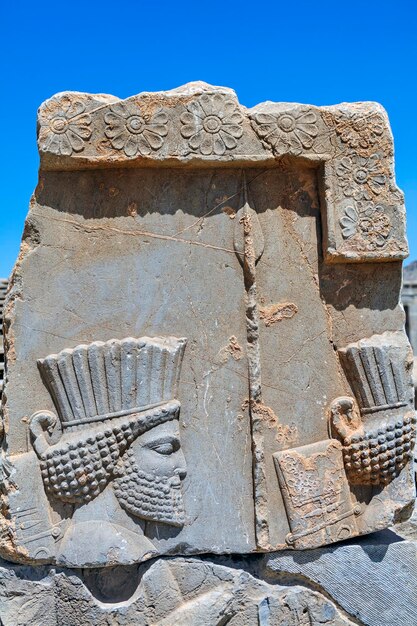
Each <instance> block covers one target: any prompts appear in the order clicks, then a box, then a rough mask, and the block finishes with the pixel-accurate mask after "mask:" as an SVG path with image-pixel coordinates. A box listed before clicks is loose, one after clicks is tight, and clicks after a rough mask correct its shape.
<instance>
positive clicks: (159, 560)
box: [0, 83, 417, 626]
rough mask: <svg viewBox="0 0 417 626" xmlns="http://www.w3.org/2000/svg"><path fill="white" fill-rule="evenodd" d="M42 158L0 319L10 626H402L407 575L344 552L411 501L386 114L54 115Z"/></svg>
mask: <svg viewBox="0 0 417 626" xmlns="http://www.w3.org/2000/svg"><path fill="white" fill-rule="evenodd" d="M38 144H39V151H40V156H41V167H40V173H39V183H38V186H37V188H36V191H35V192H34V195H33V198H32V200H31V205H30V211H29V214H28V217H27V220H26V225H25V231H24V235H23V240H22V245H21V250H20V255H19V258H18V260H17V262H16V265H15V268H14V271H13V275H12V278H11V285H10V289H9V292H8V297H7V301H6V307H5V313H4V316H5V320H4V321H5V348H6V379H5V387H4V393H3V401H2V419H3V426H4V428H3V430H4V437H3V446H2V456H1V460H0V463H1V470H0V471H1V474H0V475H1V499H2V506H1V511H2V515H1V516H0V528H1V534H0V554H1V556H2V557H3V559H4V560H3V561H2V562H1V563H0V564H1V566H2V568H1V569H0V595H1V593H4V594H5V602H4V603H3V604H4V607H5V608H3V609H1V610H0V617H1V619H2V620H3V622H4V624H6V625H7V626H9V625H11V626H14V625H15V624H16V626H17V625H18V624H20V623H22V624H23V623H25V624H29V623H32V624H35V625H37V624H39V625H40V624H42V626H48V625H49V624H50V625H51V626H55V625H58V624H60V625H61V624H63V625H68V626H69V625H72V624H74V625H75V624H81V623H82V624H99V625H101V624H103V626H104V625H105V624H120V625H122V624H124V625H128V624H132V623H135V624H143V625H150V624H155V625H156V624H158V625H159V626H163V625H166V626H168V625H179V624H184V625H190V626H192V625H194V624H195V625H200V624H202V625H205V624H208V625H211V624H213V625H217V626H222V625H224V624H230V626H238V625H242V626H243V625H251V624H256V625H260V626H266V625H271V626H273V625H277V626H278V625H279V624H288V625H291V626H292V625H294V626H298V625H306V624H314V625H315V624H328V625H330V624H331V625H332V626H336V625H342V624H358V623H360V624H373V625H375V626H384V625H385V624H387V626H388V624H389V626H394V625H395V624H397V623H398V624H403V625H404V624H405V623H407V622H406V621H405V618H404V615H405V614H406V615H407V619H409V618H410V616H413V615H414V616H417V604H416V602H415V600H414V601H413V600H411V599H410V598H411V595H412V594H411V592H410V593H409V596H410V598H409V597H408V596H407V593H408V591H404V590H403V591H402V593H403V596H402V600H401V601H397V603H396V605H395V603H394V602H392V603H391V604H392V606H390V608H389V609H386V611H385V614H384V617H383V618H382V617H381V603H382V604H383V603H386V602H387V599H388V598H389V597H390V595H389V594H390V593H391V594H393V593H395V592H396V590H397V591H398V589H400V588H403V579H402V576H403V571H402V570H401V571H398V572H397V571H396V566H395V564H396V563H397V562H398V559H399V558H400V557H401V558H402V562H403V563H406V562H407V563H409V566H408V569H409V572H410V576H411V575H412V573H411V572H412V570H413V568H414V570H415V569H416V566H415V550H414V553H413V551H412V547H411V546H410V544H407V542H399V541H398V538H397V539H396V540H395V541H394V540H392V541H390V540H389V539H387V535H386V534H385V535H384V533H382V534H381V533H379V534H374V535H371V536H370V537H368V538H367V537H363V538H361V537H362V536H366V535H369V533H375V532H376V531H382V530H383V529H386V528H389V527H391V526H393V525H394V524H396V523H398V522H402V521H404V520H406V519H407V518H408V517H409V516H410V515H411V513H412V509H413V505H414V495H415V487H414V475H413V466H412V459H413V454H414V451H413V448H414V440H415V430H416V417H415V412H414V409H413V406H414V399H413V398H414V395H413V384H412V355H411V349H410V345H409V343H408V340H407V337H406V334H405V332H404V312H403V310H402V308H401V306H400V305H399V296H400V289H401V271H402V260H403V259H404V258H406V256H407V254H408V250H407V242H406V239H405V234H404V223H405V210H404V205H403V196H402V193H401V191H400V190H399V189H398V188H397V187H396V184H395V179H394V170H393V147H392V137H391V133H390V129H389V124H388V120H387V116H386V113H385V111H384V110H383V109H382V107H380V106H379V105H377V104H375V103H358V104H342V105H337V106H330V107H322V108H319V107H314V106H307V105H301V104H289V103H272V102H266V103H263V104H260V105H258V106H256V107H254V108H253V109H246V108H245V107H243V106H242V105H240V104H239V102H238V100H237V98H236V95H235V93H234V92H233V91H232V90H230V89H227V88H220V87H213V86H210V85H207V84H206V83H191V84H188V85H186V86H184V87H181V88H178V89H175V90H172V91H169V92H163V93H142V94H140V95H138V96H132V97H131V98H128V99H126V100H119V99H118V98H115V97H113V96H107V95H90V94H83V93H72V92H68V93H61V94H58V95H56V96H54V97H53V98H51V99H50V100H48V101H46V102H45V103H44V104H42V106H41V107H40V109H39V114H38ZM388 532H390V531H388ZM391 535H392V537H395V535H394V533H392V532H391ZM383 537H385V539H384V538H383ZM344 540H350V542H349V543H348V544H346V543H344V544H338V542H341V541H344ZM397 543H398V545H399V546H401V547H396V546H397ZM332 544H338V545H337V546H333V545H332ZM326 546H327V548H326ZM401 551H402V552H401ZM366 554H372V555H373V557H375V560H376V561H378V559H379V562H380V561H381V560H382V561H383V566H381V567H380V568H379V569H378V567H376V568H371V569H370V568H369V565H368V563H367V561H369V558H368V557H366V558H365V557H364V555H366ZM413 554H414V557H413ZM347 561H352V562H354V563H355V565H352V568H351V569H352V572H354V575H353V574H352V576H353V579H352V580H353V581H354V582H351V584H345V586H344V587H343V585H342V586H340V585H339V586H338V585H336V587H335V586H334V585H333V586H332V584H333V583H332V581H333V582H334V581H335V580H345V583H346V581H347V579H348V578H349V575H348V574H347V572H346V562H347ZM314 562H316V565H317V567H316V569H315V568H314V567H313V565H312V564H313V563H314ZM326 576H327V578H326ZM355 585H356V587H355ZM369 585H371V587H372V588H371V589H369ZM341 587H342V588H341ZM1 589H3V591H1ZM370 595H371V596H372V600H371V599H370V598H369V596H370ZM378 603H379V604H378ZM1 611H3V613H2V612H1ZM405 611H406V612H407V613H404V612H405ZM381 619H382V620H383V621H381ZM416 619H417V618H416ZM19 620H21V621H20V622H19ZM378 620H379V621H378ZM384 620H385V621H384ZM387 620H388V621H387ZM396 620H399V621H396ZM409 623H414V622H409Z"/></svg>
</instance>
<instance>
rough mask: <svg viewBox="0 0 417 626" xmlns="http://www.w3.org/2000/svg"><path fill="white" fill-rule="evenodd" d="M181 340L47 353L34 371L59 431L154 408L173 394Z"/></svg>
mask: <svg viewBox="0 0 417 626" xmlns="http://www.w3.org/2000/svg"><path fill="white" fill-rule="evenodd" d="M185 343H186V339H184V338H181V339H177V338H176V337H153V338H150V337H141V338H140V339H134V338H132V337H127V338H126V339H122V340H118V339H111V340H110V341H106V342H101V341H94V342H93V343H91V344H89V345H79V346H77V347H75V348H72V349H66V350H62V352H59V353H58V354H50V355H49V356H47V357H46V358H44V359H40V360H39V361H38V367H39V369H40V372H41V374H42V378H43V380H44V381H45V384H46V386H47V387H48V390H49V392H50V394H51V397H52V399H53V401H54V404H55V407H56V410H57V413H58V417H59V419H60V421H61V424H62V427H63V428H64V429H65V428H68V427H74V426H79V427H82V425H84V424H89V423H91V422H99V421H104V420H108V419H112V418H115V417H121V416H123V415H129V414H132V413H138V412H141V411H143V410H146V409H148V408H151V407H153V406H158V405H159V404H163V403H164V402H167V401H169V400H172V399H174V398H175V397H176V395H177V387H178V380H179V375H180V368H181V361H182V357H183V354H184V349H185Z"/></svg>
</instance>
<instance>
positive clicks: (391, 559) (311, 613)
mask: <svg viewBox="0 0 417 626" xmlns="http://www.w3.org/2000/svg"><path fill="white" fill-rule="evenodd" d="M416 585H417V555H416V545H415V544H414V543H411V542H403V541H398V537H396V536H395V535H394V533H391V532H390V531H385V532H384V533H376V534H375V535H371V536H369V537H366V538H362V539H361V540H359V541H358V542H355V543H347V544H345V545H338V546H331V547H326V548H319V549H316V550H307V551H303V552H294V551H292V552H290V551H284V552H281V553H275V554H271V555H267V556H266V555H265V556H263V555H259V556H248V557H246V558H237V557H234V558H231V557H217V558H211V557H210V558H209V557H207V558H204V559H199V558H180V557H178V558H169V559H165V558H160V559H158V560H156V561H152V562H151V563H150V564H144V565H141V566H134V565H132V566H117V567H113V568H101V569H90V570H88V569H85V570H72V571H71V570H65V569H58V570H56V569H52V568H51V567H48V566H39V567H37V568H34V567H30V566H22V565H14V566H11V565H10V564H8V563H6V562H4V561H3V562H0V607H1V608H0V619H1V623H2V624H4V626H26V624H33V626H38V625H39V626H40V625H42V626H79V624H91V625H94V626H110V625H111V626H116V625H117V626H119V625H120V626H130V625H131V624H137V625H138V626H140V625H143V626H145V625H146V626H150V625H160V626H162V625H163V626H174V625H175V626H181V625H183V626H199V625H201V626H203V625H204V626H222V625H223V624H230V625H231V626H307V625H308V626H318V625H319V624H326V625H328V626H330V625H331V626H336V625H337V626H342V625H348V624H360V625H362V626H404V625H405V624H414V623H415V622H416V620H417V603H416V597H415V589H416Z"/></svg>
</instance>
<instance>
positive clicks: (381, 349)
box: [339, 332, 411, 414]
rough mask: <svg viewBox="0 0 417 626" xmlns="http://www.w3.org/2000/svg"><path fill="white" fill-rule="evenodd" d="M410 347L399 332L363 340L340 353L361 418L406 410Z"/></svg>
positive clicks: (409, 378)
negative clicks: (378, 413) (376, 413)
mask: <svg viewBox="0 0 417 626" xmlns="http://www.w3.org/2000/svg"><path fill="white" fill-rule="evenodd" d="M409 353H410V347H409V344H408V342H407V340H406V338H405V336H404V335H403V333H399V332H386V333H383V334H382V335H373V336H372V337H369V338H368V339H361V340H360V341H358V342H356V343H351V344H349V345H348V346H346V347H345V348H342V349H340V350H339V355H340V360H341V362H342V365H343V368H344V370H345V372H346V375H347V377H348V380H349V382H350V384H351V386H352V389H353V392H354V394H355V396H356V399H357V402H358V404H359V408H360V411H361V413H362V414H366V413H374V412H377V411H384V410H389V409H396V408H399V407H402V406H406V405H407V404H408V402H409V397H410V385H411V374H410V371H411V370H410V368H411V361H410V358H409Z"/></svg>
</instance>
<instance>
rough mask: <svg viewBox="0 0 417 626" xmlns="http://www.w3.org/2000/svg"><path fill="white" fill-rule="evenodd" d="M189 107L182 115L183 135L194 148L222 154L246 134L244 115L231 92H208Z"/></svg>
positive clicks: (198, 150)
mask: <svg viewBox="0 0 417 626" xmlns="http://www.w3.org/2000/svg"><path fill="white" fill-rule="evenodd" d="M186 108H187V111H186V112H185V113H183V114H182V115H181V118H180V119H181V123H182V127H181V135H182V136H183V137H184V139H187V140H188V145H189V147H190V148H191V150H192V151H193V152H200V153H201V154H203V155H207V156H208V155H211V154H215V155H217V156H221V155H222V154H224V153H225V152H226V150H232V149H233V148H236V146H237V140H238V139H239V138H240V137H241V136H242V134H243V129H242V121H243V117H242V114H241V113H240V111H239V109H238V107H237V105H236V103H235V102H234V101H233V100H232V99H231V98H230V97H229V96H227V95H223V94H219V93H216V94H204V95H202V96H201V98H199V99H198V100H195V101H194V102H190V104H188V105H187V107H186Z"/></svg>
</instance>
